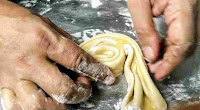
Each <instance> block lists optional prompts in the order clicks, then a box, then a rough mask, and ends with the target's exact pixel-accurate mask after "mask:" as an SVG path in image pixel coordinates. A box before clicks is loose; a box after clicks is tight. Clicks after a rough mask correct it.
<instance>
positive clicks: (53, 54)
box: [47, 37, 115, 85]
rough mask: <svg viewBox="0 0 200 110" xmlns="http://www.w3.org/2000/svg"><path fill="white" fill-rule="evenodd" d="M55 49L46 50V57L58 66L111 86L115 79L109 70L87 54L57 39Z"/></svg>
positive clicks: (69, 42)
mask: <svg viewBox="0 0 200 110" xmlns="http://www.w3.org/2000/svg"><path fill="white" fill-rule="evenodd" d="M58 41H59V42H58V43H57V45H56V47H55V46H54V48H51V46H49V47H50V48H48V50H47V54H48V57H49V58H50V59H51V60H53V61H55V62H58V63H59V64H61V65H63V66H65V67H66V68H69V69H71V70H74V71H76V72H78V73H81V74H84V75H86V76H89V77H90V78H93V79H95V80H98V81H101V82H102V83H104V84H106V85H110V84H113V83H114V81H115V77H114V75H113V73H112V72H111V70H110V69H109V68H108V67H106V66H105V65H103V64H102V63H100V62H98V61H97V60H96V59H94V58H93V57H92V56H90V55H89V54H87V53H86V52H85V51H84V50H83V49H81V48H80V47H79V46H78V45H76V44H75V43H73V42H71V41H70V40H69V39H63V38H62V37H58Z"/></svg>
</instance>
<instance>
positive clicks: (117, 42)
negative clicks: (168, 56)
mask: <svg viewBox="0 0 200 110" xmlns="http://www.w3.org/2000/svg"><path fill="white" fill-rule="evenodd" d="M98 42H101V43H100V44H101V45H109V46H114V47H116V49H118V50H119V53H117V54H120V55H119V57H118V58H116V59H113V60H112V61H111V62H112V63H109V62H105V63H104V62H102V63H104V64H105V65H107V66H108V67H110V68H111V70H112V71H113V72H114V74H115V76H117V75H120V74H121V72H122V71H123V68H122V67H123V65H124V62H125V54H124V48H123V47H124V45H125V44H129V45H130V46H131V47H132V49H133V50H134V56H133V57H134V60H133V61H131V63H132V64H131V66H130V64H129V65H128V66H127V64H125V67H124V69H125V70H124V71H125V75H126V74H129V76H131V77H132V80H130V79H128V78H129V77H128V76H127V77H126V80H127V83H128V87H130V90H129V91H128V93H127V95H126V96H125V99H124V100H123V104H124V105H123V104H122V109H123V107H125V106H127V105H130V106H132V107H134V106H135V107H137V106H138V107H140V108H141V102H142V100H143V99H145V101H146V100H148V102H150V104H151V106H152V108H154V109H155V110H165V109H166V108H167V104H166V102H165V100H164V99H163V97H162V96H161V94H160V92H159V91H158V89H157V88H156V86H155V85H154V83H153V81H152V80H151V77H150V75H149V73H148V70H147V66H146V63H145V61H144V58H143V55H142V52H141V50H140V48H139V46H138V45H137V43H136V42H135V41H134V40H133V39H131V38H130V37H128V36H125V35H122V34H117V33H109V34H99V35H97V36H95V37H93V38H91V39H89V40H88V41H86V42H84V43H82V44H81V45H80V46H81V47H82V48H83V49H85V50H86V51H87V52H89V50H90V48H91V47H92V46H94V45H96V44H95V43H97V44H98ZM96 48H97V50H98V49H99V48H98V45H96ZM105 51H106V50H105ZM110 51H111V50H110ZM89 53H90V52H89ZM90 54H91V53H90ZM91 55H92V54H91ZM129 55H130V54H128V56H129ZM93 56H94V57H95V55H93ZM95 58H97V57H95ZM102 58H105V59H106V55H105V56H104V57H102ZM102 58H101V59H102ZM97 59H98V58H97ZM101 59H98V60H100V61H101ZM120 59H121V60H120ZM115 60H116V62H115ZM127 61H128V62H129V63H130V61H129V60H128V59H127V60H126V63H128V62H127ZM113 62H115V63H113ZM126 68H127V69H126ZM130 68H131V69H132V70H130ZM126 71H127V72H126ZM117 72H119V73H117ZM130 74H132V75H130ZM136 79H138V80H136ZM131 81H132V83H130V82H131ZM136 83H137V84H136ZM134 84H135V85H134ZM140 84H141V85H142V86H140ZM139 87H141V88H139ZM138 88H139V89H138ZM142 89H143V90H144V96H143V98H140V97H142V96H141V94H142V95H143V92H141V91H142ZM133 91H134V94H133ZM136 93H137V94H138V95H136ZM143 106H145V105H143ZM144 108H145V107H144ZM128 109H129V108H128Z"/></svg>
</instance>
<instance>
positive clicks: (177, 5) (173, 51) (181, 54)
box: [150, 0, 195, 80]
mask: <svg viewBox="0 0 200 110" xmlns="http://www.w3.org/2000/svg"><path fill="white" fill-rule="evenodd" d="M185 7H187V8H185ZM192 13H193V10H192V6H191V4H190V3H189V2H188V1H187V0H175V1H170V2H169V3H168V5H167V7H166V9H165V10H164V15H165V19H166V24H167V26H168V36H167V38H165V45H166V46H167V48H166V51H165V54H164V57H163V59H162V60H161V61H160V62H157V63H155V64H153V65H152V66H151V67H150V68H151V69H150V70H153V71H152V72H154V73H155V78H156V79H158V80H159V79H162V78H164V77H165V76H166V75H168V74H169V73H170V72H172V70H173V69H175V67H176V66H177V65H179V64H180V62H181V61H182V60H183V59H184V58H186V56H188V54H190V53H191V52H192V51H191V50H194V46H193V45H194V44H195V40H194V33H195V32H194V31H195V29H194V20H193V14H192ZM185 21H187V22H185ZM158 63H159V64H158ZM152 68H153V69H152Z"/></svg>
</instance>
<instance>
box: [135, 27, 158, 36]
mask: <svg viewBox="0 0 200 110" xmlns="http://www.w3.org/2000/svg"><path fill="white" fill-rule="evenodd" d="M135 29H136V34H137V36H138V37H139V38H140V37H154V36H155V35H156V31H155V29H154V27H153V26H151V25H148V24H147V25H140V26H137V27H135Z"/></svg>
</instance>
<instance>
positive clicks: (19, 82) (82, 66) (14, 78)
mask: <svg viewBox="0 0 200 110" xmlns="http://www.w3.org/2000/svg"><path fill="white" fill-rule="evenodd" d="M77 43H78V42H76V41H75V40H73V39H72V37H71V36H70V35H69V34H68V33H67V32H65V31H63V30H62V29H60V28H58V27H57V26H56V25H55V24H53V23H52V22H51V21H50V20H49V19H47V18H44V17H42V16H39V15H36V14H33V13H32V12H31V11H29V10H27V9H25V8H23V7H20V6H18V5H16V4H14V3H12V2H9V1H6V0H1V1H0V76H1V77H0V88H1V94H2V98H3V101H4V104H5V107H6V108H7V109H15V110H16V109H25V110H38V109H39V110H40V109H48V110H49V109H56V110H58V109H65V105H64V104H75V103H79V102H81V101H84V100H86V99H87V98H88V97H89V96H90V94H91V86H90V82H89V80H88V79H87V78H86V77H78V79H77V80H76V81H73V80H72V79H70V78H69V77H68V76H67V75H66V74H64V73H61V72H60V71H59V69H58V67H57V66H56V64H55V62H56V63H59V64H61V65H62V66H64V67H66V68H69V69H72V70H74V71H76V72H79V73H80V74H85V75H86V76H89V77H91V78H93V79H96V80H98V81H100V82H102V83H104V84H106V85H110V84H112V83H113V82H114V81H115V77H114V76H113V74H112V72H111V71H110V69H109V68H108V67H106V66H104V65H103V64H101V63H99V62H98V61H97V60H95V59H94V58H93V57H92V56H90V55H89V54H87V53H86V52H85V51H84V50H83V49H81V48H80V47H79V46H78V44H77ZM42 90H44V91H45V92H46V93H47V94H48V95H49V96H51V97H52V98H51V97H46V96H45V94H44V93H43V91H42ZM54 99H55V100H56V101H57V102H60V103H57V102H56V101H55V100H54Z"/></svg>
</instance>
